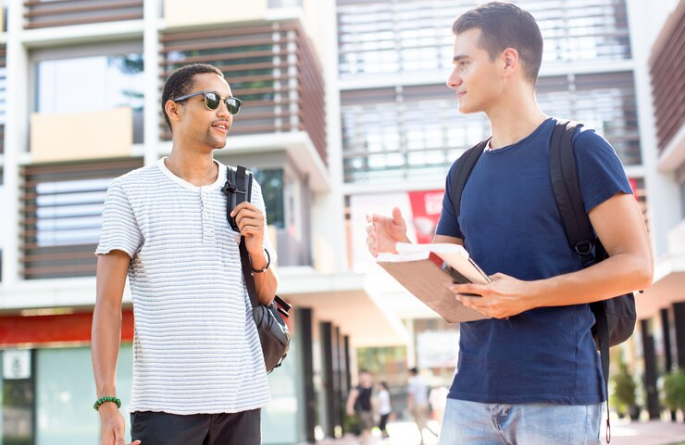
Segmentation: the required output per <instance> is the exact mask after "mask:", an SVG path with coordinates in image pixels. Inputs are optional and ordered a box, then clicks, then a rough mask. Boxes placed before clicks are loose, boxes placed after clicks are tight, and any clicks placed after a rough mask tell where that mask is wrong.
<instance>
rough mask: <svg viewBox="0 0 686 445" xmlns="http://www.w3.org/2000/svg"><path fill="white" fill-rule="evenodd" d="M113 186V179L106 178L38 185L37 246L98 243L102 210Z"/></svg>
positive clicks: (36, 200)
mask: <svg viewBox="0 0 686 445" xmlns="http://www.w3.org/2000/svg"><path fill="white" fill-rule="evenodd" d="M111 182H112V178H104V179H85V180H79V181H60V182H41V183H39V184H37V186H36V197H35V206H36V219H35V234H36V238H35V242H36V244H37V246H38V247H50V246H64V245H73V244H95V243H97V242H98V239H99V237H100V224H101V214H102V206H103V202H104V200H105V194H106V190H107V187H109V185H110V183H111Z"/></svg>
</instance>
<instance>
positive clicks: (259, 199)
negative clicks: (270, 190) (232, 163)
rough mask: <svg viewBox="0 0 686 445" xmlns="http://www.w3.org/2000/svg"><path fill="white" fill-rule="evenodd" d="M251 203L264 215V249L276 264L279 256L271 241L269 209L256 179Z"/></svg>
mask: <svg viewBox="0 0 686 445" xmlns="http://www.w3.org/2000/svg"><path fill="white" fill-rule="evenodd" d="M250 202H252V203H254V204H255V207H257V208H258V209H260V211H261V212H262V213H263V214H264V238H263V240H262V247H264V249H265V250H266V251H267V252H269V258H270V260H271V262H272V263H274V262H275V261H276V259H277V255H276V251H275V250H274V247H273V246H272V243H271V241H270V239H269V228H268V225H267V208H266V206H265V204H264V197H263V196H262V187H260V184H258V183H257V181H256V180H255V179H254V178H253V187H252V197H251V200H250Z"/></svg>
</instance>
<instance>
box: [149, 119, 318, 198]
mask: <svg viewBox="0 0 686 445" xmlns="http://www.w3.org/2000/svg"><path fill="white" fill-rule="evenodd" d="M159 148H160V150H159V154H160V155H162V156H166V155H169V153H171V148H172V143H171V142H163V143H161V144H160V147H159ZM224 150H226V152H227V154H228V155H248V154H257V153H270V152H280V151H285V152H286V153H287V154H288V157H289V158H290V160H291V161H292V162H293V164H294V165H295V166H296V167H297V168H298V170H299V171H300V172H301V173H303V174H304V175H307V176H308V177H309V180H310V187H311V189H312V190H313V191H315V192H326V191H329V190H330V189H331V182H330V180H329V172H328V168H327V167H326V166H325V165H324V162H323V161H322V159H321V157H320V156H319V153H317V150H316V149H315V148H314V144H313V143H312V140H311V139H310V136H309V135H308V134H307V133H306V132H304V131H293V132H284V133H269V134H251V135H245V136H229V138H228V140H227V144H226V148H225V149H224Z"/></svg>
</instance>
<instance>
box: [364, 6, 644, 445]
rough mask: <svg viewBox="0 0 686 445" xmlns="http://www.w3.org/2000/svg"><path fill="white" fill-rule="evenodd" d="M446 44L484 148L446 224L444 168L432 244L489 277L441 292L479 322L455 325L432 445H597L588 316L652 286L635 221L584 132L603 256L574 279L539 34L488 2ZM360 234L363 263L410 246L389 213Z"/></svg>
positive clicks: (521, 17) (520, 16) (587, 200)
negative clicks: (453, 353) (485, 134)
mask: <svg viewBox="0 0 686 445" xmlns="http://www.w3.org/2000/svg"><path fill="white" fill-rule="evenodd" d="M453 32H454V34H455V44H454V58H453V63H454V68H453V70H452V72H451V74H450V77H449V78H448V86H449V87H450V88H451V89H453V90H454V91H455V93H456V95H457V99H458V101H459V109H460V111H461V112H462V113H475V112H484V113H486V115H487V116H488V119H489V120H490V122H491V128H492V131H493V135H492V138H491V139H490V142H489V143H488V145H487V146H486V148H485V151H484V153H483V154H482V155H481V157H480V158H479V160H478V162H477V163H476V165H475V167H474V170H473V171H472V173H471V175H470V177H469V180H468V181H467V185H466V187H465V189H464V192H463V195H462V200H461V204H460V214H459V217H456V214H455V210H454V207H453V197H452V196H451V190H450V184H451V179H452V176H453V175H454V174H455V172H456V167H457V166H458V165H459V163H460V160H458V161H456V162H455V164H454V165H453V166H452V168H451V169H450V172H449V173H448V177H447V179H446V193H445V197H444V201H443V211H442V214H441V219H440V223H439V225H438V229H437V232H436V236H435V237H434V242H436V243H455V244H463V245H464V246H465V248H466V249H467V251H469V252H470V254H471V255H472V257H473V258H474V260H475V261H476V262H477V263H478V264H480V265H481V267H482V268H483V269H484V270H485V271H486V273H488V274H489V275H490V276H491V279H492V280H493V282H492V283H491V284H488V285H475V284H471V285H455V286H453V288H452V290H453V291H454V292H455V295H456V297H455V298H456V299H457V300H459V301H460V302H462V303H463V304H464V305H466V306H468V307H471V308H474V309H476V310H477V311H479V312H481V313H482V314H484V315H487V316H489V317H492V318H490V319H487V320H482V321H475V322H470V323H462V325H461V326H460V333H461V335H460V354H459V367H458V371H457V373H456V375H455V378H454V381H453V384H452V386H451V388H450V394H449V399H448V403H447V407H446V413H445V417H444V421H443V428H442V431H441V436H440V444H441V445H454V444H491V443H511V444H515V443H519V444H526V445H537V444H546V445H554V444H579V443H600V441H599V433H600V420H601V416H602V411H603V410H602V403H603V402H604V401H605V394H604V389H603V387H604V383H603V376H602V372H601V367H600V358H599V356H598V353H597V352H596V347H595V343H594V340H593V338H592V335H591V326H593V324H594V322H595V319H594V316H593V314H592V313H591V310H590V307H589V303H592V302H595V301H600V300H605V299H608V298H612V297H615V296H617V295H621V294H624V293H627V292H631V291H633V290H636V289H642V288H646V287H649V286H650V285H651V284H652V274H653V262H652V256H651V249H650V245H649V241H648V236H647V231H646V228H645V224H644V221H643V217H642V215H641V212H640V210H639V208H638V205H637V203H636V200H635V199H634V197H633V195H632V190H631V187H630V185H629V182H628V180H627V177H626V175H625V173H624V170H623V168H622V165H621V162H620V161H619V159H618V157H617V155H616V154H615V152H614V150H613V148H612V147H611V146H610V145H609V144H608V142H607V141H606V140H605V139H603V138H602V137H601V136H600V135H598V134H597V133H596V132H594V131H593V130H583V131H579V132H577V134H576V135H575V137H574V140H573V145H574V155H575V158H576V162H577V168H578V175H579V182H580V186H581V194H582V199H583V201H584V206H585V209H586V212H587V213H588V216H589V218H590V220H591V223H592V225H593V228H594V230H595V232H596V233H597V235H598V237H599V238H600V240H601V242H602V243H603V245H604V246H605V248H606V250H607V252H608V253H609V255H610V258H609V259H607V260H606V261H603V262H601V263H598V264H595V265H593V266H591V267H588V268H586V269H583V270H582V266H581V263H580V261H579V258H578V257H577V256H576V254H575V253H574V252H573V251H572V250H571V249H570V247H569V245H568V243H567V238H566V236H565V232H564V228H563V225H562V221H561V217H560V214H559V211H558V208H557V205H556V201H555V197H554V194H553V189H552V184H551V179H550V158H549V156H550V139H551V134H552V131H553V128H554V126H555V123H556V121H555V119H554V118H552V117H548V116H546V115H545V114H543V112H541V110H540V109H539V107H538V104H537V102H536V96H535V83H536V79H537V76H538V71H539V68H540V65H541V57H542V52H543V40H542V37H541V33H540V30H539V28H538V25H537V24H536V22H535V20H534V18H533V17H532V16H531V15H530V14H529V13H527V12H526V11H523V10H521V9H520V8H518V7H516V6H514V5H511V4H506V3H498V2H494V3H489V4H486V5H483V6H481V7H479V8H476V9H473V10H471V11H468V12H466V13H465V14H463V15H462V16H460V17H459V18H458V19H457V21H456V22H455V23H454V25H453ZM475 142H476V141H475ZM368 222H369V223H370V225H369V226H368V227H367V232H368V240H367V241H368V245H369V249H370V252H371V253H372V255H374V256H376V255H378V254H379V253H381V252H393V251H395V245H396V243H397V242H409V240H408V239H407V235H406V225H405V221H404V220H403V218H402V216H401V215H400V211H399V209H397V208H395V209H394V210H393V215H392V216H391V217H386V216H381V215H370V216H369V217H368ZM466 293H476V294H480V295H482V297H481V298H474V297H467V296H464V295H463V294H466Z"/></svg>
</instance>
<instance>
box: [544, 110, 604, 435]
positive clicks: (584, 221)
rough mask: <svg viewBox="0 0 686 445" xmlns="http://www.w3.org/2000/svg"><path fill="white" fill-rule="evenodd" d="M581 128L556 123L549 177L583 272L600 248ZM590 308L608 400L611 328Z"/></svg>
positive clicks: (600, 306)
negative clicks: (579, 140)
mask: <svg viewBox="0 0 686 445" xmlns="http://www.w3.org/2000/svg"><path fill="white" fill-rule="evenodd" d="M581 126H582V124H580V123H578V122H574V121H558V122H557V123H556V124H555V128H554V130H553V135H552V137H551V141H550V177H551V181H552V185H553V192H554V193H555V200H556V201H557V207H558V209H559V210H560V215H561V217H562V224H563V226H564V229H565V234H566V236H567V242H568V243H569V247H570V248H571V249H572V250H573V251H574V252H576V254H577V255H578V256H579V260H580V261H581V265H582V267H584V268H586V267H589V266H591V265H593V264H595V263H596V255H595V253H594V247H595V248H597V249H602V245H600V243H597V242H596V238H597V237H596V234H595V231H594V230H593V225H592V224H591V220H590V219H589V218H588V214H587V213H586V208H585V207H584V201H583V198H582V197H581V186H580V184H579V175H578V172H577V167H576V159H575V158H574V145H573V138H574V134H575V133H576V131H577V129H578V128H580V127H581ZM590 306H591V311H592V312H593V315H594V316H595V319H596V322H595V325H594V326H593V329H592V332H593V333H594V336H595V338H596V341H597V343H598V345H597V346H598V350H599V351H600V362H601V366H602V371H603V380H604V383H605V385H604V389H605V396H606V398H607V397H608V383H609V381H610V328H609V324H608V321H607V313H606V312H605V305H604V303H603V302H602V301H599V302H595V303H591V305H590ZM606 407H607V411H608V417H607V429H606V439H607V441H608V442H609V441H610V416H609V414H610V405H609V398H608V399H607V401H606Z"/></svg>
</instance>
